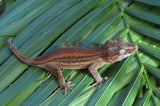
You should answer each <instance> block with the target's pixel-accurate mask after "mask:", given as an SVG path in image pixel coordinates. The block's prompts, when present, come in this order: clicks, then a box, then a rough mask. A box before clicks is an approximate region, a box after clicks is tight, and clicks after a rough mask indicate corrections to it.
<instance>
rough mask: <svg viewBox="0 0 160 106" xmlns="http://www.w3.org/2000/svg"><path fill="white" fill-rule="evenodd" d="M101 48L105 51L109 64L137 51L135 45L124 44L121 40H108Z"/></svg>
mask: <svg viewBox="0 0 160 106" xmlns="http://www.w3.org/2000/svg"><path fill="white" fill-rule="evenodd" d="M101 48H102V49H103V50H105V52H106V54H107V61H108V62H109V63H112V62H115V61H121V60H122V59H124V58H126V57H128V56H130V55H131V54H133V53H134V52H136V51H137V50H138V46H137V45H136V44H133V43H129V42H126V41H125V40H124V39H123V38H118V39H115V40H108V41H107V42H106V43H105V44H103V45H102V46H101Z"/></svg>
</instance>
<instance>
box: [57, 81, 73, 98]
mask: <svg viewBox="0 0 160 106" xmlns="http://www.w3.org/2000/svg"><path fill="white" fill-rule="evenodd" d="M71 86H74V84H71V81H69V82H67V83H65V84H63V85H62V86H60V87H59V88H58V89H57V90H56V91H55V92H58V91H60V90H61V89H64V94H65V95H66V94H67V89H69V90H70V91H72V88H70V87H71Z"/></svg>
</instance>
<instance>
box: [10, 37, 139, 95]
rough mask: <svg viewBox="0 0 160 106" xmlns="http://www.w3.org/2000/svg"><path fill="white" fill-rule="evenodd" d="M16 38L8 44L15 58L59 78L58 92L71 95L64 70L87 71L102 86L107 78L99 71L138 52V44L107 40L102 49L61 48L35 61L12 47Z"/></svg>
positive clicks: (36, 58) (121, 40) (96, 83)
mask: <svg viewBox="0 0 160 106" xmlns="http://www.w3.org/2000/svg"><path fill="white" fill-rule="evenodd" d="M12 39H13V37H11V38H9V39H8V41H7V43H8V46H9V48H10V50H11V51H12V52H13V54H14V55H15V56H16V57H17V58H18V59H19V60H20V61H22V62H24V63H26V64H28V65H32V66H36V67H40V68H42V69H44V70H46V71H48V72H50V73H52V74H54V75H56V76H57V79H58V83H59V86H60V87H59V89H58V91H59V90H60V89H64V94H66V93H67V89H69V90H70V91H72V89H71V86H74V84H71V82H70V81H69V82H66V81H65V79H64V77H63V75H62V71H61V69H86V68H88V70H89V72H90V73H91V74H92V76H93V77H94V79H95V81H96V82H95V83H94V84H93V85H100V86H101V85H102V83H103V82H104V81H105V80H106V79H107V77H104V78H102V77H101V76H100V74H99V73H98V72H97V69H99V68H100V67H102V66H103V65H105V64H109V63H113V62H116V61H121V60H122V59H124V58H126V57H128V56H130V55H131V54H133V53H134V52H136V51H137V50H138V46H137V44H133V43H129V42H126V41H125V40H124V39H123V38H118V39H115V40H108V41H106V42H105V43H104V44H102V45H101V46H100V47H95V48H82V47H77V46H61V47H59V48H57V49H55V50H53V51H51V52H49V53H47V54H44V55H42V56H38V57H35V58H28V57H25V56H24V55H22V54H21V53H20V52H19V51H18V50H17V49H16V48H15V47H14V45H13V44H12V42H11V41H12Z"/></svg>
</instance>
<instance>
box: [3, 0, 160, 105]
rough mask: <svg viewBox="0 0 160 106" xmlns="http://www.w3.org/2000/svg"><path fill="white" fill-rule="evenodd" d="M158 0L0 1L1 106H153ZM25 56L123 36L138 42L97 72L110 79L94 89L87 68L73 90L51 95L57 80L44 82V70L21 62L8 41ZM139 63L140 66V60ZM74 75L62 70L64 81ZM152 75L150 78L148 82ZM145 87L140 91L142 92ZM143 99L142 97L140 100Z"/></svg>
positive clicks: (159, 16)
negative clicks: (131, 52) (129, 53)
mask: <svg viewBox="0 0 160 106" xmlns="http://www.w3.org/2000/svg"><path fill="white" fill-rule="evenodd" d="M159 4H160V2H159V1H158V0H152V1H150V0H135V1H132V2H130V0H117V1H116V0H16V1H14V0H13V1H9V0H8V1H7V0H6V1H4V2H1V4H0V6H1V8H3V7H5V11H4V13H3V14H2V15H1V16H0V105H71V106H74V105H79V106H82V105H97V106H100V105H112V106H113V105H123V106H131V105H157V104H159V103H160V102H159V101H160V96H159V95H160V91H159V88H158V86H156V85H155V82H156V78H159V75H160V71H159V69H158V68H157V66H158V65H159V64H160V62H159V59H160V48H159V47H160V45H159V42H158V41H159V40H160V30H159V27H160V26H159V25H160V13H159V8H160V7H159V6H160V5H159ZM11 36H14V37H15V38H14V39H13V44H14V45H15V47H16V48H17V49H18V50H19V51H20V52H21V53H22V54H23V55H25V56H27V57H30V58H34V57H37V56H38V55H42V54H46V53H48V52H49V51H51V50H54V49H56V48H57V47H59V46H61V45H65V43H64V42H65V41H68V42H69V43H71V44H72V45H74V44H75V43H76V42H77V41H78V40H81V42H83V43H84V45H83V47H89V45H91V44H94V43H98V44H102V43H104V42H106V41H107V40H109V39H115V38H118V37H123V38H125V39H126V40H128V41H130V42H134V43H137V44H138V46H139V51H138V52H137V53H135V55H132V56H130V57H128V58H127V59H124V60H122V61H121V62H116V63H113V64H107V65H105V66H104V67H103V68H101V69H99V70H98V71H99V73H100V74H101V75H102V76H107V77H108V80H107V81H105V82H104V84H103V85H102V87H100V88H99V87H97V86H96V87H93V86H91V84H92V83H93V81H94V79H93V78H92V76H91V75H90V74H89V72H88V71H87V69H85V70H77V71H76V72H75V73H74V74H73V76H72V77H71V79H70V80H71V81H72V82H73V83H74V84H75V86H74V87H72V88H73V91H72V92H70V91H68V93H67V95H64V91H63V90H61V91H60V92H54V91H55V90H56V89H57V88H58V83H57V80H56V78H49V79H48V80H47V81H45V82H44V83H39V81H40V80H42V79H45V78H46V76H45V74H46V71H44V70H42V69H40V68H37V67H34V66H28V65H27V64H24V63H22V62H21V61H19V60H18V59H17V58H16V57H15V56H14V55H13V54H12V53H11V52H10V50H9V48H8V46H7V45H6V40H7V39H8V38H9V37H11ZM142 60H143V61H142ZM72 73H73V70H66V69H64V70H63V75H64V78H65V79H66V78H68V77H69V76H70V75H71V74H72ZM151 76H152V77H151ZM144 87H145V88H146V91H144V90H143V89H142V88H144ZM142 92H143V93H142ZM140 94H141V98H140V97H139V95H140Z"/></svg>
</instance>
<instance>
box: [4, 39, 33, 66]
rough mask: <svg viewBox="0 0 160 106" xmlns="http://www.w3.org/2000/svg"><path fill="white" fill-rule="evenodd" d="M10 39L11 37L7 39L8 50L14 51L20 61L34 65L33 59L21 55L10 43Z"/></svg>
mask: <svg viewBox="0 0 160 106" xmlns="http://www.w3.org/2000/svg"><path fill="white" fill-rule="evenodd" d="M12 39H13V37H11V38H9V39H8V40H7V43H8V46H9V48H10V50H11V51H12V52H13V53H14V55H15V56H16V57H17V58H18V59H19V60H20V61H22V62H24V63H26V64H29V65H34V60H33V59H30V58H28V57H25V56H23V55H22V54H21V53H20V52H19V51H18V50H17V49H16V48H15V47H14V46H13V44H12V42H11V41H12Z"/></svg>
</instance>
